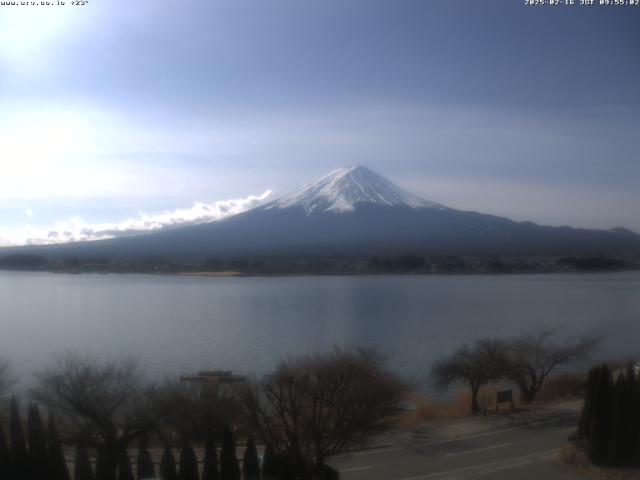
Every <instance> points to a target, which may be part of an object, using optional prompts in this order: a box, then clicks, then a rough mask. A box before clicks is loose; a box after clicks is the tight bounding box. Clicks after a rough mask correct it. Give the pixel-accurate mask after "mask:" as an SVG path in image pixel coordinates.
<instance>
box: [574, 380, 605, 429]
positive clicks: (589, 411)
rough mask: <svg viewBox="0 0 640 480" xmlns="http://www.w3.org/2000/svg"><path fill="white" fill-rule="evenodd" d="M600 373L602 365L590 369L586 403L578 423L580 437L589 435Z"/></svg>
mask: <svg viewBox="0 0 640 480" xmlns="http://www.w3.org/2000/svg"><path fill="white" fill-rule="evenodd" d="M599 374H600V367H594V368H592V369H591V370H590V371H589V377H588V378H587V384H586V387H585V398H584V404H583V406H582V413H581V415H580V421H579V423H578V437H579V438H588V437H589V430H590V428H591V421H592V419H593V407H594V405H595V396H596V389H597V385H598V375H599Z"/></svg>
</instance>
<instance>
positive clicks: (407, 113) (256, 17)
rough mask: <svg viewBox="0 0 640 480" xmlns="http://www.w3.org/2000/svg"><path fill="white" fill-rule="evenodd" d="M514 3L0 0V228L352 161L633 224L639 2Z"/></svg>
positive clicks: (72, 223)
mask: <svg viewBox="0 0 640 480" xmlns="http://www.w3.org/2000/svg"><path fill="white" fill-rule="evenodd" d="M523 3H524V2H522V1H519V0H504V1H501V0H496V1H489V0H487V1H477V0H467V1H455V2H445V1H424V0H402V1H397V0H386V1H382V0H348V1H345V0H335V1H334V0H323V1H322V2H300V1H299V0H265V1H257V0H253V1H248V0H233V1H232V0H228V1H219V0H189V1H187V2H176V1H167V0H153V1H151V0H148V1H146V0H145V1H138V2H131V1H125V0H109V1H108V2H107V1H106V0H91V2H90V3H89V4H88V5H87V6H84V7H71V6H65V7H18V6H16V7H6V6H5V7H0V8H2V10H1V11H0V159H1V167H2V171H1V172H0V243H5V244H6V243H9V242H13V243H16V242H21V241H24V239H26V238H30V237H33V236H34V235H35V234H36V233H41V232H43V231H44V232H46V231H49V230H52V229H54V230H61V229H63V230H64V229H74V228H75V229H78V228H82V226H83V225H84V226H86V225H95V224H103V225H107V226H110V227H112V226H114V225H122V224H126V223H127V222H134V223H135V222H140V221H142V220H141V219H142V218H143V217H141V212H142V213H144V214H145V215H147V217H144V218H150V217H151V218H154V219H155V220H157V221H159V222H162V221H164V220H163V219H167V218H168V219H169V221H179V219H180V218H183V217H185V216H189V215H191V217H190V218H194V217H193V215H196V218H200V217H197V212H201V211H202V208H203V207H202V205H205V206H210V207H211V209H212V210H214V211H218V210H219V207H220V205H224V206H229V205H231V206H230V207H229V208H227V207H225V209H226V210H227V211H236V209H242V208H246V207H247V206H250V205H253V204H254V200H253V199H252V198H250V196H254V197H260V198H266V195H267V194H266V192H267V191H269V190H270V191H273V194H272V197H273V196H277V195H280V194H284V193H286V192H288V191H290V190H293V189H295V188H297V187H299V186H300V185H301V184H303V183H306V182H308V181H310V180H313V179H314V178H315V177H318V176H321V175H323V174H325V173H327V172H328V171H329V170H331V169H333V168H336V167H339V166H342V165H347V164H354V163H359V164H364V165H367V166H369V167H370V168H372V169H374V170H376V171H378V172H379V173H381V174H383V175H385V176H387V177H389V178H390V179H391V180H393V181H395V182H396V183H398V184H399V185H401V186H403V187H405V188H406V189H408V190H411V191H412V192H414V193H416V194H419V195H421V196H424V197H425V198H427V199H429V200H433V201H436V202H440V203H444V204H446V205H448V206H452V207H456V208H461V209H470V210H479V211H484V212H487V213H493V214H498V215H505V216H509V217H512V218H514V219H518V220H525V219H527V220H533V221H537V222H540V223H546V224H554V225H564V224H570V225H576V226H587V227H597V228H611V227H614V226H625V227H628V228H632V229H636V230H640V215H638V211H637V206H638V205H640V193H639V192H640V190H639V189H638V183H639V181H640V165H639V162H638V153H639V152H640V148H639V147H640V56H639V55H638V45H640V28H638V24H639V21H640V7H579V6H574V7H563V6H559V7H525V6H524V5H523ZM235 200H238V202H235ZM221 201H224V202H226V203H224V204H220V203H217V202H221ZM198 202H199V203H198ZM229 202H231V203H229ZM234 202H235V203H234ZM196 203H197V204H198V205H200V207H198V206H197V205H196V208H195V210H194V209H193V208H192V206H193V205H194V204H196ZM198 208H199V210H198ZM216 209H218V210H216ZM205 210H206V209H205ZM194 212H195V213H194ZM214 216H215V215H214ZM212 218H213V217H212ZM34 232H36V233H34Z"/></svg>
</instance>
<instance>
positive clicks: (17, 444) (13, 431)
mask: <svg viewBox="0 0 640 480" xmlns="http://www.w3.org/2000/svg"><path fill="white" fill-rule="evenodd" d="M9 436H10V438H11V458H12V463H13V475H14V478H15V480H29V479H30V478H31V471H30V468H29V467H30V462H29V450H27V445H26V443H25V438H24V431H23V429H22V423H21V421H20V412H19V409H18V401H17V400H16V399H15V398H13V399H12V400H11V420H10V423H9Z"/></svg>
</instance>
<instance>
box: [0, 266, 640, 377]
mask: <svg viewBox="0 0 640 480" xmlns="http://www.w3.org/2000/svg"><path fill="white" fill-rule="evenodd" d="M545 323H546V324H554V325H563V328H564V330H565V331H566V332H567V333H572V332H594V333H599V334H603V335H606V342H605V343H604V345H603V346H602V348H601V351H600V353H599V356H601V357H610V356H615V357H620V356H625V355H632V354H639V353H640V273H615V274H594V275H590V274H581V275H573V274H553V275H505V276H370V277H366V276H365V277H346V276H341V277H311V276H310V277H279V278H258V277H256V278H199V277H172V276H150V275H91V274H85V275H59V274H48V273H13V272H0V356H5V357H8V358H9V359H10V360H11V361H12V363H13V365H14V369H15V370H16V372H17V373H19V374H20V375H21V376H22V378H23V379H24V378H28V376H29V374H30V373H31V372H32V371H34V370H36V369H38V368H42V367H43V366H46V364H47V362H48V361H49V359H50V358H51V355H52V354H53V353H55V352H61V351H65V350H70V349H74V350H80V351H90V352H97V353H100V354H113V353H121V352H125V353H134V354H136V355H138V356H139V357H140V359H141V361H142V363H143V365H144V367H145V368H146V369H147V371H148V372H150V373H151V374H153V375H161V374H164V373H184V372H187V373H188V372H191V371H195V370H198V369H203V368H225V369H226V368H228V369H233V370H238V371H241V372H253V373H264V372H266V371H268V370H269V369H270V368H271V367H273V365H274V364H275V363H276V362H277V360H278V359H280V358H282V357H283V356H285V355H288V354H298V353H303V352H311V351H317V350H321V349H323V348H326V347H329V346H331V345H333V344H357V345H376V346H381V347H383V348H384V349H385V350H386V351H388V352H390V353H392V354H393V355H394V359H393V364H394V367H395V368H397V369H398V370H400V371H403V372H407V373H409V374H411V375H420V374H421V373H423V372H425V371H427V370H428V367H429V365H430V363H431V361H432V360H433V359H434V358H437V357H439V356H441V355H443V354H446V353H448V352H450V350H451V348H452V347H453V346H455V345H456V344H458V343H459V342H461V341H463V340H469V339H473V338H475V337H478V336H486V335H508V334H512V333H517V332H519V331H521V330H522V329H526V328H529V327H535V326H539V325H542V324H545Z"/></svg>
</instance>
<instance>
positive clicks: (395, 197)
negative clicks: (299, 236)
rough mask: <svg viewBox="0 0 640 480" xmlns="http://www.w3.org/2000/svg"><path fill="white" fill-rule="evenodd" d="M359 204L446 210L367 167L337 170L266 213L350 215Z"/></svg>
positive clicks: (269, 206) (271, 204) (275, 204)
mask: <svg viewBox="0 0 640 480" xmlns="http://www.w3.org/2000/svg"><path fill="white" fill-rule="evenodd" d="M358 204H377V205H387V206H406V207H411V208H415V209H418V208H436V209H441V210H443V209H446V208H447V207H445V206H443V205H440V204H438V203H434V202H430V201H427V200H424V199H422V198H420V197H417V196H415V195H413V194H411V193H409V192H407V191H405V190H403V189H402V188H400V187H398V186H397V185H394V184H393V183H392V182H390V181H389V180H387V179H386V178H384V177H381V176H380V175H378V174H377V173H374V172H373V171H371V170H369V169H368V168H366V167H362V166H359V165H355V166H349V167H343V168H339V169H338V170H334V171H333V172H331V173H330V174H328V175H326V176H324V177H322V178H321V179H319V180H317V181H316V182H314V183H311V184H309V185H306V186H304V187H302V188H301V189H300V190H298V191H297V192H295V193H293V194H291V195H289V196H287V197H284V198H281V199H279V200H276V201H274V202H272V203H270V204H268V205H267V206H266V207H265V209H271V208H279V209H284V208H291V207H302V208H304V210H305V211H306V213H307V215H309V214H311V213H312V212H351V211H354V210H355V208H356V206H357V205H358Z"/></svg>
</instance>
